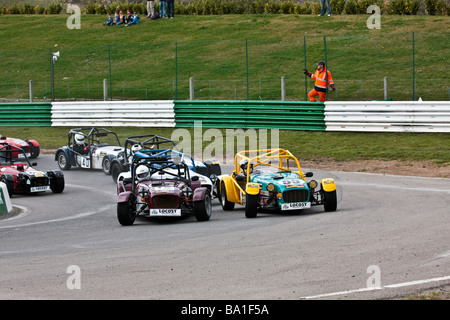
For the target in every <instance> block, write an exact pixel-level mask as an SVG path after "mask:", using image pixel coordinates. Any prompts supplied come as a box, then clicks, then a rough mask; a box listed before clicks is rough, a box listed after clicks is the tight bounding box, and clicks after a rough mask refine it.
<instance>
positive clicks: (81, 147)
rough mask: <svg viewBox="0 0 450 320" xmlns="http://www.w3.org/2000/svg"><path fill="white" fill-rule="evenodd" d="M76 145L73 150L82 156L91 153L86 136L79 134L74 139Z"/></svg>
mask: <svg viewBox="0 0 450 320" xmlns="http://www.w3.org/2000/svg"><path fill="white" fill-rule="evenodd" d="M74 141H75V144H74V145H73V150H74V151H75V152H78V153H80V154H86V153H88V151H89V146H87V145H86V143H85V142H84V134H83V133H77V134H75V137H74Z"/></svg>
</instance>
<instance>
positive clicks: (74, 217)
mask: <svg viewBox="0 0 450 320" xmlns="http://www.w3.org/2000/svg"><path fill="white" fill-rule="evenodd" d="M66 186H70V187H75V188H82V189H91V190H93V192H97V193H98V192H101V193H105V194H107V195H109V196H111V193H108V192H106V191H104V190H98V189H96V188H92V187H87V186H80V185H72V184H66ZM115 205H116V203H112V204H111V205H107V206H103V207H101V208H97V209H96V210H94V211H88V212H82V213H78V214H75V215H73V216H69V217H64V218H59V219H51V220H44V221H37V222H29V223H22V224H15V225H11V226H0V229H10V228H20V227H28V226H34V225H39V224H45V223H52V222H61V221H67V220H72V219H79V218H84V217H88V216H90V215H93V214H96V213H97V212H99V211H103V210H108V209H110V208H111V207H112V206H115ZM17 207H20V206H17ZM22 208H24V209H23V210H25V211H26V212H25V214H19V216H17V217H15V218H11V219H7V220H5V221H10V220H12V219H17V218H21V217H25V216H27V215H28V214H29V213H30V212H31V210H30V209H28V208H25V207H22Z"/></svg>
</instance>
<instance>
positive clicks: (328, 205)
mask: <svg viewBox="0 0 450 320" xmlns="http://www.w3.org/2000/svg"><path fill="white" fill-rule="evenodd" d="M323 207H324V209H325V211H326V212H330V211H336V208H337V196H336V190H334V191H331V192H326V191H323Z"/></svg>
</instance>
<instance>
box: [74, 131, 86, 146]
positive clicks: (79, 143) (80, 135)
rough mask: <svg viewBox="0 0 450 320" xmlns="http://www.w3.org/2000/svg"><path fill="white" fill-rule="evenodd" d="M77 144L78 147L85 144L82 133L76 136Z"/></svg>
mask: <svg viewBox="0 0 450 320" xmlns="http://www.w3.org/2000/svg"><path fill="white" fill-rule="evenodd" d="M75 143H76V144H78V145H83V144H84V135H83V134H82V133H77V134H76V135H75Z"/></svg>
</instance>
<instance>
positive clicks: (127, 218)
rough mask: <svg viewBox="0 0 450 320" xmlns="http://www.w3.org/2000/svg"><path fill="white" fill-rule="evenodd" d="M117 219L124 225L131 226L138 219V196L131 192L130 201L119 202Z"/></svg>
mask: <svg viewBox="0 0 450 320" xmlns="http://www.w3.org/2000/svg"><path fill="white" fill-rule="evenodd" d="M117 219H118V220H119V223H120V224H121V225H123V226H131V225H132V224H133V223H134V220H135V219H136V196H135V195H133V194H131V195H130V198H129V199H128V202H119V203H118V204H117Z"/></svg>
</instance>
